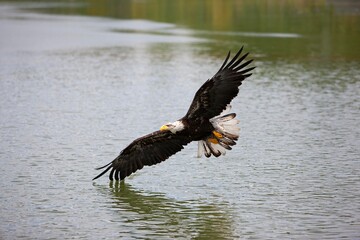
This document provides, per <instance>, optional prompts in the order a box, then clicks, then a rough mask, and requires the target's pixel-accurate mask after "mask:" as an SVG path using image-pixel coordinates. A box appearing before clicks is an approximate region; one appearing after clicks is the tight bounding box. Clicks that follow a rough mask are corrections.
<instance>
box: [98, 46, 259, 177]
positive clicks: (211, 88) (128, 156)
mask: <svg viewBox="0 0 360 240" xmlns="http://www.w3.org/2000/svg"><path fill="white" fill-rule="evenodd" d="M242 50H243V48H241V49H240V50H239V51H238V52H237V53H236V55H235V56H234V57H233V58H232V59H231V60H230V62H228V60H229V58H230V52H229V53H228V55H227V56H226V59H225V61H224V63H223V64H222V66H221V67H220V69H219V71H218V72H217V73H216V74H215V75H214V76H213V77H212V78H210V79H209V80H207V81H206V82H205V83H204V84H203V85H202V86H201V87H200V88H199V90H198V91H197V92H196V94H195V97H194V100H193V101H192V103H191V105H190V108H189V110H188V112H187V113H186V115H185V116H184V117H182V118H181V119H179V120H177V121H175V122H173V123H168V124H165V125H163V126H161V128H160V130H159V131H156V132H153V133H150V134H148V135H145V136H143V137H140V138H138V139H136V140H135V141H133V142H132V143H131V144H130V145H129V146H127V147H126V148H125V149H124V150H122V151H121V152H120V155H119V156H117V157H116V158H115V159H114V160H113V161H112V162H110V163H108V164H107V165H105V166H103V167H100V168H97V170H99V169H103V168H105V169H104V170H103V171H102V172H101V173H100V174H99V175H97V176H96V177H95V178H94V179H93V180H95V179H97V178H99V177H101V176H102V175H104V174H105V173H106V172H108V171H109V170H110V174H109V179H110V180H113V179H114V178H115V180H123V179H124V178H125V177H127V176H129V175H131V174H132V173H134V172H136V171H137V170H139V169H142V168H143V167H144V166H151V165H154V164H157V163H160V162H162V161H164V160H166V159H168V158H169V157H170V156H171V155H173V154H175V153H177V152H179V151H181V150H182V149H183V148H184V146H185V145H187V144H188V143H190V142H192V141H198V156H199V157H200V156H201V155H202V154H204V155H205V156H206V157H210V156H211V155H214V156H215V157H219V156H220V155H224V154H225V150H231V146H233V145H235V144H236V141H237V140H238V137H239V128H238V127H237V124H238V123H239V121H238V120H237V119H236V118H235V117H236V114H235V113H227V112H228V111H229V110H230V102H231V101H232V99H233V98H234V97H236V96H237V94H238V92H239V86H240V85H241V83H242V81H243V80H244V79H246V78H247V77H249V76H251V71H252V70H253V69H254V68H255V67H249V68H246V67H247V66H248V65H249V64H250V63H251V62H252V60H248V61H245V62H244V60H245V58H246V57H247V56H248V53H246V54H244V55H242V56H241V53H242Z"/></svg>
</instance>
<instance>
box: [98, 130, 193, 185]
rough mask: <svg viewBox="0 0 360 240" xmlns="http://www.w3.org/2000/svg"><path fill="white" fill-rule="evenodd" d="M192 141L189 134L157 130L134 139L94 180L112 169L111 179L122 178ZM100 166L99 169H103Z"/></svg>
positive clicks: (157, 161)
mask: <svg viewBox="0 0 360 240" xmlns="http://www.w3.org/2000/svg"><path fill="white" fill-rule="evenodd" d="M189 142H191V139H190V138H189V137H187V136H182V135H177V134H172V133H171V132H169V131H156V132H153V133H151V134H148V135H146V136H143V137H141V138H138V139H136V140H135V141H133V142H132V143H131V144H130V145H129V146H127V147H126V148H125V149H124V150H123V151H122V152H121V153H120V155H119V156H118V157H116V158H115V159H114V160H113V161H112V162H110V163H108V164H107V165H105V166H103V167H101V168H105V167H107V168H106V169H105V170H104V171H103V172H101V173H100V174H99V175H97V176H96V177H95V178H94V179H93V180H95V179H97V178H99V177H101V176H102V175H104V174H105V173H106V172H107V171H109V170H110V169H111V171H110V174H109V179H110V180H113V179H114V178H115V180H122V179H124V178H125V177H127V176H129V175H131V174H132V173H134V172H136V171H137V170H139V169H142V168H143V167H144V166H151V165H154V164H157V163H160V162H162V161H165V160H166V159H168V158H169V157H170V156H171V155H173V154H175V153H177V152H179V151H180V150H182V149H183V148H184V146H185V145H187V144H188V143H189ZM101 168H98V169H101Z"/></svg>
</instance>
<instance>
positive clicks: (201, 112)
mask: <svg viewBox="0 0 360 240" xmlns="http://www.w3.org/2000/svg"><path fill="white" fill-rule="evenodd" d="M242 50H243V47H242V48H241V49H240V50H239V51H238V52H237V54H236V55H235V56H234V57H233V59H232V60H231V61H230V62H229V63H227V62H228V60H229V57H230V52H229V53H228V55H227V57H226V59H225V61H224V63H223V65H222V66H221V68H220V69H219V71H218V72H217V73H216V74H215V75H214V76H213V77H212V78H211V79H209V80H207V81H206V82H205V83H204V84H203V85H202V86H201V87H200V89H199V90H198V91H197V92H196V94H195V97H194V100H193V101H192V103H191V105H190V108H189V110H188V112H187V113H186V115H185V117H184V118H187V119H189V120H191V119H195V118H197V117H199V116H202V117H205V118H208V119H210V118H213V117H215V116H217V115H219V114H220V113H221V112H222V111H223V110H224V109H225V108H226V106H227V105H228V104H229V103H230V102H231V100H232V99H233V98H234V97H236V95H237V94H238V92H239V86H240V85H241V83H242V81H243V80H244V79H245V78H247V77H249V76H251V73H249V72H250V71H251V70H253V69H254V68H255V67H251V68H246V69H244V68H245V67H246V66H247V65H249V64H250V63H251V62H252V60H248V61H246V62H244V63H242V61H243V60H244V59H245V58H246V57H247V55H248V54H249V53H246V54H244V55H243V56H241V57H240V54H241V52H242Z"/></svg>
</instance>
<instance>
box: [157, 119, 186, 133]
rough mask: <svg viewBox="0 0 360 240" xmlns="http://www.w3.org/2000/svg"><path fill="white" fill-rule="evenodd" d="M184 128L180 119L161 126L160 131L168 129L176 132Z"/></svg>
mask: <svg viewBox="0 0 360 240" xmlns="http://www.w3.org/2000/svg"><path fill="white" fill-rule="evenodd" d="M184 128H185V126H184V124H183V123H182V122H181V121H175V122H173V123H166V124H164V125H162V126H161V128H160V131H170V132H172V133H176V132H179V131H182V130H183V129H184Z"/></svg>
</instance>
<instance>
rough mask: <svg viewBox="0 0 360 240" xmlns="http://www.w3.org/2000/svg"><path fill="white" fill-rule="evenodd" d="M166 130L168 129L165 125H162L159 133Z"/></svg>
mask: <svg viewBox="0 0 360 240" xmlns="http://www.w3.org/2000/svg"><path fill="white" fill-rule="evenodd" d="M166 130H169V127H168V126H166V125H162V126H161V128H160V131H166Z"/></svg>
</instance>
